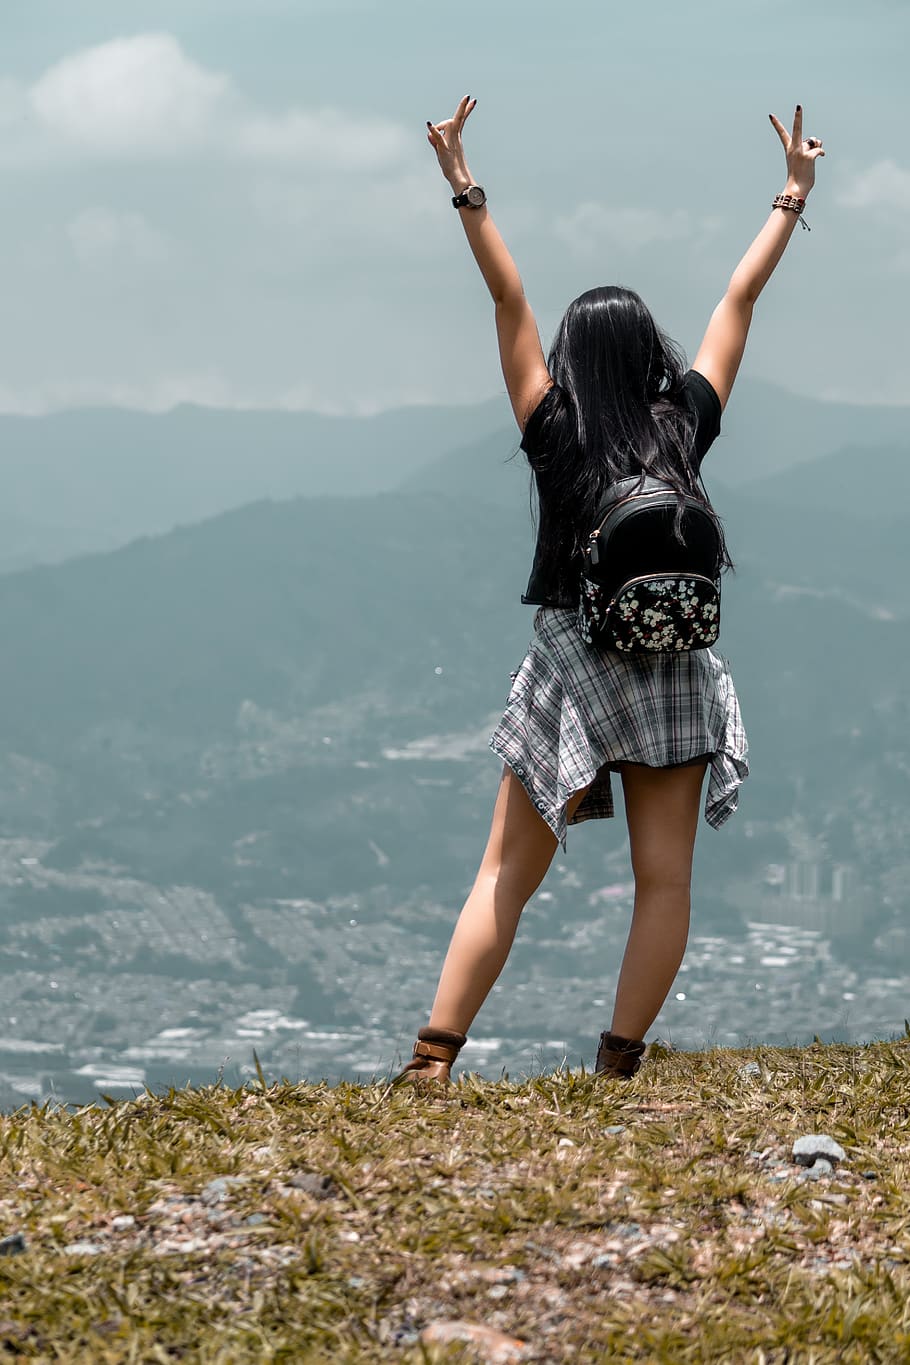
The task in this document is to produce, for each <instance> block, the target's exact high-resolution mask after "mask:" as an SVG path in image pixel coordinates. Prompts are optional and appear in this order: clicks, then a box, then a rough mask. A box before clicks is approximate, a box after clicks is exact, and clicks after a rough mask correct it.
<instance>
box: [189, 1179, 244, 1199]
mask: <svg viewBox="0 0 910 1365" xmlns="http://www.w3.org/2000/svg"><path fill="white" fill-rule="evenodd" d="M242 1184H243V1177H242V1176H239V1175H220V1176H218V1178H217V1179H216V1180H210V1181H209V1183H208V1184H207V1185H205V1186H203V1189H202V1191H201V1193H200V1195H199V1198H200V1199H201V1200H202V1202H203V1204H220V1203H222V1202H223V1201H224V1200H225V1199H227V1197H228V1195H229V1193H230V1191H231V1187H232V1186H234V1185H242Z"/></svg>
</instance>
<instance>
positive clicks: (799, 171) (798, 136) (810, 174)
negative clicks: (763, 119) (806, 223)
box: [768, 104, 825, 199]
mask: <svg viewBox="0 0 910 1365" xmlns="http://www.w3.org/2000/svg"><path fill="white" fill-rule="evenodd" d="M768 117H769V118H770V120H771V122H772V123H773V124H774V127H775V130H776V132H777V136H778V137H779V138H780V140H781V142H782V144H783V148H784V152H785V153H786V156H787V185H786V189H785V190H784V193H785V194H793V195H796V196H797V197H798V198H800V199H806V198H807V197H808V194H809V191H810V190H811V189H812V186H813V185H814V184H815V163H816V161H817V160H818V158H819V157H820V156H824V155H825V152H824V148H823V147H822V140H821V138H818V137H813V138H804V137H803V106H802V105H801V104H798V105H797V106H796V113H795V115H794V117H793V131H792V133H788V132H787V130H786V128H785V127H784V125H783V124H782V123H781V121H780V119H777V118H775V117H774V115H773V114H769V115H768Z"/></svg>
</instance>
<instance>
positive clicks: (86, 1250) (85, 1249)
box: [63, 1242, 104, 1256]
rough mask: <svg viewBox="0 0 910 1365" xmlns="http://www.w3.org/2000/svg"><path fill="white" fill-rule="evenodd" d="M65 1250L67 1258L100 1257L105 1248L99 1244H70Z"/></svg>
mask: <svg viewBox="0 0 910 1365" xmlns="http://www.w3.org/2000/svg"><path fill="white" fill-rule="evenodd" d="M63 1250H64V1252H65V1253H66V1255H67V1256H100V1255H101V1253H102V1251H104V1247H103V1246H99V1244H98V1243H97V1242H70V1243H69V1244H68V1245H67V1246H65V1247H64V1248H63Z"/></svg>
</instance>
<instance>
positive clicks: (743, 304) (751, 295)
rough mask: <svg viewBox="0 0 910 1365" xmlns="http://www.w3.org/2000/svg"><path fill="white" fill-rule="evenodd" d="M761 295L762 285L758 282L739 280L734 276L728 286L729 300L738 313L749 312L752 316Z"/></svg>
mask: <svg viewBox="0 0 910 1365" xmlns="http://www.w3.org/2000/svg"><path fill="white" fill-rule="evenodd" d="M760 293H761V285H760V284H759V282H758V281H757V280H743V279H737V277H736V275H734V276H733V278H732V280H731V281H730V283H729V285H728V286H727V298H728V299H729V300H730V302H731V303H732V304H733V307H734V308H736V309H737V311H738V312H741V313H746V312H747V313H749V314H750V315H751V313H752V309H753V308H754V307H755V304H756V302H757V300H758V296H759V294H760Z"/></svg>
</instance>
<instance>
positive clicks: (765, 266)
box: [727, 209, 797, 305]
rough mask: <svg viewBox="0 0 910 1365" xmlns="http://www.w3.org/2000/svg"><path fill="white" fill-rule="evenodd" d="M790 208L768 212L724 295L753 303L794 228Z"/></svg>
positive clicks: (776, 263) (793, 218) (781, 254)
mask: <svg viewBox="0 0 910 1365" xmlns="http://www.w3.org/2000/svg"><path fill="white" fill-rule="evenodd" d="M796 221H797V215H796V214H795V213H794V212H793V210H792V209H772V210H771V215H770V217H769V218H768V221H767V222H766V223H765V225H764V227H763V228H762V230H761V232H760V233H759V234H758V236H757V237H756V238H755V240H754V242H753V243H752V245H751V246H750V247H749V249H748V251H747V252H746V254H745V256H743V258H742V260H741V261H740V263H739V265H738V266H737V267H736V269H735V270H734V272H733V274H732V276H731V277H730V283H729V285H728V287H727V293H728V294H730V295H731V296H733V297H734V298H736V299H737V300H739V301H740V302H742V303H743V304H750V305H751V304H754V303H755V301H756V299H757V298H758V296H759V294H760V293H761V291H762V290H763V289H764V287H765V285H766V284H767V283H768V281H769V280H770V278H771V276H772V275H773V274H774V271H775V269H776V268H777V265H778V262H779V261H780V259H781V257H782V256H783V254H784V252H785V251H786V249H787V244H788V243H789V241H790V238H791V237H792V236H793V232H794V230H795V228H796Z"/></svg>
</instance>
